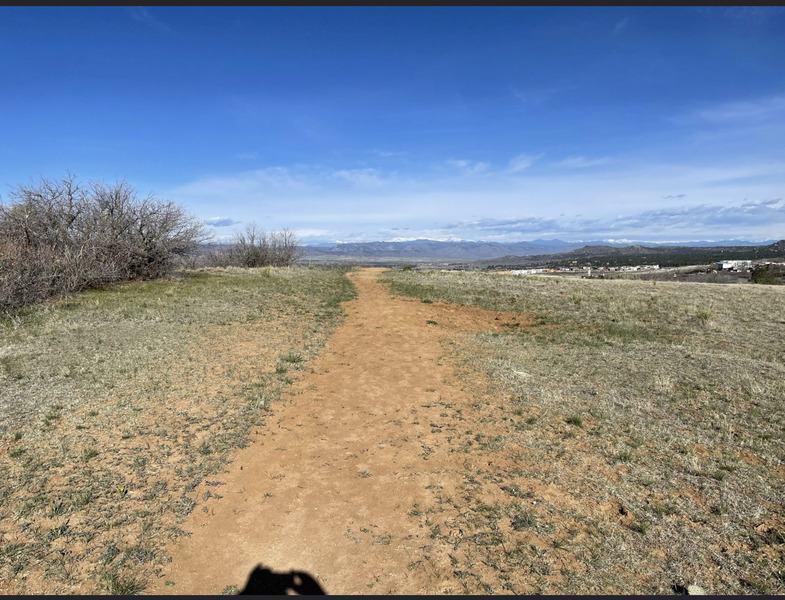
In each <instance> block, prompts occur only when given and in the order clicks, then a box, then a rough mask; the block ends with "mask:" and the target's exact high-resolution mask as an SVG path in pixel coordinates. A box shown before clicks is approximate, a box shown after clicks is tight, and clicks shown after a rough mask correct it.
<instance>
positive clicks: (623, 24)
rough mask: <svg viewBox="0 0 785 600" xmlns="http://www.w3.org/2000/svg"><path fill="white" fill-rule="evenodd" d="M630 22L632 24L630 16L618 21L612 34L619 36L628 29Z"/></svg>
mask: <svg viewBox="0 0 785 600" xmlns="http://www.w3.org/2000/svg"><path fill="white" fill-rule="evenodd" d="M629 24H630V17H624V18H623V19H621V20H620V21H618V22H617V23H616V25H614V26H613V31H611V35H612V36H617V35H619V34H621V33H623V32H624V31H625V30H626V29H627V26H628V25H629Z"/></svg>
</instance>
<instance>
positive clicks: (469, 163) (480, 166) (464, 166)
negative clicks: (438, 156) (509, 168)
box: [444, 159, 491, 175]
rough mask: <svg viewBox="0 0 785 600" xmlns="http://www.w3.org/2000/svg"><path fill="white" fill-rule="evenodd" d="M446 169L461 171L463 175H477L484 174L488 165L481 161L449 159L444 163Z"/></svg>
mask: <svg viewBox="0 0 785 600" xmlns="http://www.w3.org/2000/svg"><path fill="white" fill-rule="evenodd" d="M444 162H445V164H446V165H447V166H448V167H451V168H453V169H457V170H459V171H461V172H462V173H463V174H464V175H477V174H479V173H484V172H486V171H487V170H488V169H489V168H490V166H491V165H490V164H489V163H487V162H482V161H473V160H465V159H450V160H446V161H444Z"/></svg>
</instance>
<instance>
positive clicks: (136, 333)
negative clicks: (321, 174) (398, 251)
mask: <svg viewBox="0 0 785 600" xmlns="http://www.w3.org/2000/svg"><path fill="white" fill-rule="evenodd" d="M344 274H345V271H343V270H325V269H306V268H295V269H285V268H281V269H276V268H265V269H251V270H240V269H223V270H221V269H218V270H210V271H194V272H188V273H186V274H184V275H182V276H178V277H176V278H174V279H171V280H167V281H155V282H145V283H133V284H125V285H116V286H111V287H107V288H105V289H100V290H92V291H88V292H86V293H82V294H78V295H76V296H73V297H71V298H68V299H65V300H63V301H60V302H57V303H53V304H50V305H47V306H43V307H34V308H29V309H27V310H25V311H24V312H23V313H22V314H21V315H19V316H17V317H15V318H13V319H6V320H3V321H2V322H0V592H2V593H19V592H22V593H31V594H39V593H56V594H63V593H120V594H129V593H136V592H139V591H142V590H143V589H144V585H145V581H146V580H147V578H148V577H149V576H150V575H151V574H152V573H154V572H155V571H156V569H157V568H158V567H160V565H161V564H163V563H164V562H165V561H166V560H167V556H166V555H165V554H164V553H163V551H162V548H163V546H164V545H165V544H166V543H167V542H169V541H170V540H172V539H174V538H176V537H177V536H178V535H180V534H181V533H182V532H181V531H180V530H179V528H178V523H179V522H180V520H181V518H182V517H183V516H184V515H186V514H188V513H189V512H190V511H192V510H193V509H194V508H195V507H196V508H197V509H199V510H208V507H209V503H210V502H211V501H214V500H215V499H216V498H219V497H220V494H221V488H220V485H218V484H217V482H215V481H211V480H210V476H211V475H214V474H216V473H218V472H220V471H221V470H222V469H223V468H224V466H225V464H226V463H227V461H228V460H229V458H228V457H230V456H231V453H232V451H233V450H234V449H236V448H239V447H243V446H244V445H246V444H247V443H248V441H249V439H250V436H251V434H252V430H253V428H254V427H255V426H258V425H263V424H264V418H265V414H266V408H267V407H268V406H269V404H270V402H272V401H274V400H275V399H276V398H277V397H278V394H279V392H280V391H281V389H282V388H283V387H285V386H286V385H288V384H289V383H291V382H292V381H293V378H295V377H297V376H298V375H297V373H298V372H299V371H302V370H303V369H307V368H308V361H309V359H310V358H311V357H313V356H314V355H315V353H316V352H317V351H318V349H319V348H320V347H321V345H322V344H323V343H324V341H325V340H326V338H327V337H328V335H329V334H330V332H331V331H332V329H333V328H334V327H335V325H336V324H337V322H338V320H339V319H340V317H341V314H342V311H341V308H340V302H341V301H344V300H347V299H349V298H351V297H352V296H353V294H354V290H353V287H352V285H351V283H350V282H349V281H348V279H347V278H346V277H345V276H344Z"/></svg>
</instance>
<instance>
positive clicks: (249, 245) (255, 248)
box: [205, 223, 304, 267]
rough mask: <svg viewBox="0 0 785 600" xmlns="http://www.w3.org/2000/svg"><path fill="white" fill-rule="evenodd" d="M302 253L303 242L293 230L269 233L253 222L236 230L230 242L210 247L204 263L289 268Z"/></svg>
mask: <svg viewBox="0 0 785 600" xmlns="http://www.w3.org/2000/svg"><path fill="white" fill-rule="evenodd" d="M303 254H304V252H303V250H302V247H301V246H300V241H299V240H298V239H297V236H296V234H295V232H294V231H292V230H291V229H282V230H281V231H270V232H268V231H265V230H264V229H261V228H260V227H259V226H257V225H256V224H255V223H250V224H248V225H246V227H245V229H243V230H239V231H236V232H235V234H234V239H233V241H232V243H231V244H228V245H226V246H216V247H214V248H212V249H210V251H209V252H208V253H207V254H206V256H205V262H207V264H209V265H212V266H221V267H225V266H238V267H268V266H272V267H288V266H291V265H292V264H294V263H295V262H296V261H297V260H299V259H300V258H302V256H303Z"/></svg>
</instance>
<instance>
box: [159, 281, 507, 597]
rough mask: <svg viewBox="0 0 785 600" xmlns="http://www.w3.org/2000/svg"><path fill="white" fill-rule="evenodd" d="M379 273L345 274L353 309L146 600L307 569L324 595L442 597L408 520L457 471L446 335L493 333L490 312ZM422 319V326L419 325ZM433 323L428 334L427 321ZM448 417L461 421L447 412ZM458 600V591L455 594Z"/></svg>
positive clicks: (206, 507) (446, 574)
mask: <svg viewBox="0 0 785 600" xmlns="http://www.w3.org/2000/svg"><path fill="white" fill-rule="evenodd" d="M381 271H382V269H365V270H362V271H357V272H353V273H351V274H350V275H349V276H350V277H351V279H352V281H353V282H354V284H355V285H356V286H357V289H358V292H359V295H358V298H357V299H355V300H353V301H351V302H349V303H347V304H346V310H347V313H348V316H347V318H346V320H345V322H344V323H343V325H341V327H340V328H339V329H338V330H337V331H336V332H335V334H334V336H333V337H332V338H331V339H330V340H329V342H328V343H327V345H326V347H325V348H324V349H323V350H322V352H321V354H320V356H319V357H318V358H317V359H316V360H315V361H314V362H313V364H312V365H309V366H311V367H313V370H314V372H312V373H309V374H306V375H303V376H302V377H301V378H300V379H299V380H298V381H297V382H295V384H294V385H293V386H292V388H291V391H290V393H288V394H287V395H286V396H285V397H284V398H282V401H281V402H280V403H277V404H276V405H275V406H274V407H273V409H272V410H273V413H272V418H269V419H267V423H268V425H267V426H266V427H265V428H261V429H260V430H259V432H258V434H257V436H256V438H255V441H254V442H253V444H252V445H250V446H249V447H247V448H245V449H244V450H242V451H241V452H240V453H239V454H238V455H237V457H236V459H235V461H234V462H233V463H232V465H231V467H230V472H229V473H228V474H225V475H224V476H221V477H217V479H220V481H221V482H223V483H224V484H225V485H219V486H213V487H210V488H206V489H208V490H211V493H213V494H215V493H217V494H220V495H221V496H222V498H221V499H220V500H216V498H209V499H207V500H206V501H204V502H200V505H199V506H197V508H196V510H194V512H193V513H191V515H189V517H188V519H187V521H186V522H185V523H184V524H183V529H184V530H185V531H187V532H191V535H190V536H188V537H183V538H181V539H180V541H179V542H178V543H177V544H175V545H174V546H173V547H170V548H168V549H167V551H168V552H169V554H170V555H171V556H172V557H173V560H172V562H171V563H169V565H168V567H167V568H166V570H165V571H164V572H163V573H162V575H161V577H160V578H159V579H158V580H156V581H154V582H149V585H148V587H147V589H146V591H147V592H148V593H153V594H161V593H164V594H166V593H174V594H219V593H221V591H222V590H223V589H224V588H225V587H226V586H228V585H235V586H237V587H239V588H240V589H242V588H243V587H244V585H245V583H246V581H247V580H248V577H249V574H250V573H251V571H252V570H253V569H254V567H255V566H256V565H258V564H263V565H264V566H265V567H268V568H271V569H272V570H274V571H276V572H288V571H289V570H291V569H293V570H298V571H306V572H308V573H309V574H310V575H312V576H313V577H314V578H315V579H316V580H317V581H318V582H319V584H320V585H321V587H322V588H323V589H324V590H325V591H326V592H327V593H328V594H362V593H366V594H368V593H371V594H386V593H393V594H406V593H440V592H443V591H444V590H447V589H450V588H451V587H452V588H454V581H452V582H451V580H452V578H453V574H452V568H450V563H449V558H448V557H447V556H446V555H444V553H443V552H440V551H439V549H438V548H432V551H428V552H426V551H424V550H423V549H424V548H428V547H429V542H430V540H429V533H430V532H429V530H428V529H427V528H426V527H423V525H422V521H421V520H420V519H415V518H413V517H412V516H411V514H410V513H412V511H413V508H414V507H415V505H417V506H421V507H425V506H433V504H434V502H435V495H434V492H433V490H434V489H435V488H438V489H444V488H445V486H446V487H447V488H450V489H456V486H457V482H456V481H451V479H454V478H456V477H458V476H457V475H456V472H457V470H458V469H460V468H461V466H462V463H463V462H464V461H466V460H468V458H467V455H466V454H460V453H454V452H451V448H450V444H449V442H448V439H449V438H450V437H451V436H450V431H454V429H455V428H454V427H452V426H447V425H445V423H446V422H447V421H449V419H446V417H448V413H447V412H445V410H446V409H445V406H448V407H450V415H454V414H455V407H459V406H464V405H467V406H468V405H469V404H470V403H471V402H472V401H473V398H471V397H469V396H468V394H467V393H466V392H464V391H462V390H461V387H460V382H459V381H458V380H457V379H456V378H455V372H454V368H453V366H452V365H451V364H450V363H449V362H448V361H447V360H446V359H445V358H444V356H443V355H444V350H443V348H442V346H441V342H442V340H443V339H444V338H445V336H447V335H449V334H450V333H451V332H454V331H470V330H484V329H492V328H498V327H499V326H500V321H499V319H498V318H497V316H498V314H497V313H492V312H488V311H482V310H479V309H472V308H461V307H457V306H450V305H444V304H441V303H435V304H425V303H421V302H419V301H416V300H411V299H403V298H391V297H390V295H389V293H388V292H387V291H386V289H385V288H384V287H383V286H382V285H381V284H380V283H378V282H377V280H376V279H377V276H378V274H379V273H380V272H381ZM428 321H432V322H431V323H429V322H428ZM433 321H435V322H436V324H434V323H433ZM458 412H460V410H459V411H458ZM454 591H456V592H457V591H459V590H454Z"/></svg>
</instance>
